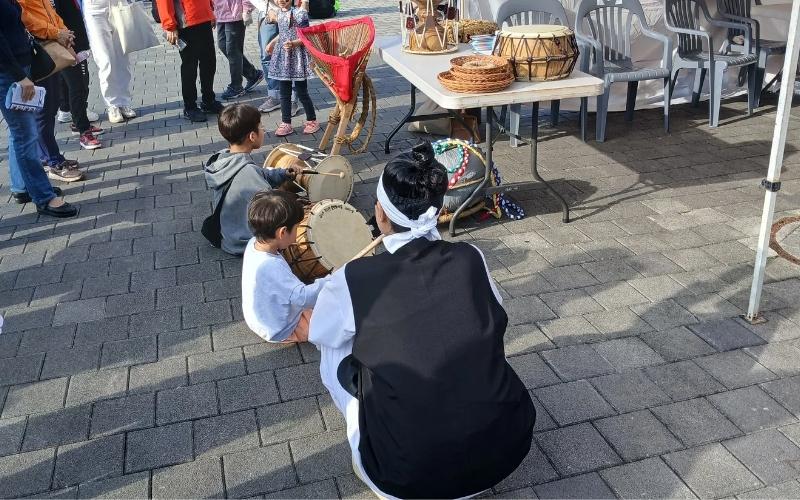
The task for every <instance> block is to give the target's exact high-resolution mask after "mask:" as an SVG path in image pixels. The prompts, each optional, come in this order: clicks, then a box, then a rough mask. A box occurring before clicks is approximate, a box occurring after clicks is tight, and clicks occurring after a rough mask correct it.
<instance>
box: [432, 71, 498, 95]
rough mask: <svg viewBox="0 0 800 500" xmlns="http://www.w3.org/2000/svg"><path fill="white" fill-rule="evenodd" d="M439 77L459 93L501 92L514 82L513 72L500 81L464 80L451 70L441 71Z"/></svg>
mask: <svg viewBox="0 0 800 500" xmlns="http://www.w3.org/2000/svg"><path fill="white" fill-rule="evenodd" d="M437 79H438V80H439V83H441V84H442V86H443V87H444V88H446V89H447V90H450V91H452V92H458V93H459V94H491V93H492V92H499V91H501V90H503V89H505V88H506V87H508V86H509V85H511V84H512V83H514V75H513V73H512V74H509V76H508V77H507V78H506V79H505V80H500V81H498V82H487V81H485V80H478V81H476V80H474V79H473V80H463V79H460V78H459V77H458V76H456V75H454V74H453V73H452V72H450V71H444V72H442V73H439V74H438V75H437Z"/></svg>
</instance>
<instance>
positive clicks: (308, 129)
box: [303, 120, 319, 134]
mask: <svg viewBox="0 0 800 500" xmlns="http://www.w3.org/2000/svg"><path fill="white" fill-rule="evenodd" d="M317 130H319V123H317V120H310V121H307V122H306V126H305V127H303V133H304V134H313V133H314V132H316V131H317Z"/></svg>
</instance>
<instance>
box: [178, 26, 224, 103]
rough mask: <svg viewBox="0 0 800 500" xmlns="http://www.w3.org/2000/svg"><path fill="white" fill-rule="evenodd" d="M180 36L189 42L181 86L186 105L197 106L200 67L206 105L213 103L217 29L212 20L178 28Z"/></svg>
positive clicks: (182, 69) (182, 59)
mask: <svg viewBox="0 0 800 500" xmlns="http://www.w3.org/2000/svg"><path fill="white" fill-rule="evenodd" d="M178 37H179V38H180V39H181V40H183V41H184V42H186V48H184V49H183V50H182V51H181V52H180V55H181V88H182V92H183V107H184V108H185V109H196V108H197V68H198V66H199V67H200V93H201V94H202V97H203V104H212V103H213V102H214V101H215V100H216V97H215V96H214V73H216V72H217V54H216V50H215V49H214V30H213V28H211V23H210V22H208V23H203V24H198V25H195V26H189V27H188V28H183V29H180V30H178Z"/></svg>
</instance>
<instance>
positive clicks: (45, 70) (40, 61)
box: [31, 38, 56, 82]
mask: <svg viewBox="0 0 800 500" xmlns="http://www.w3.org/2000/svg"><path fill="white" fill-rule="evenodd" d="M55 72H56V63H55V62H53V59H52V58H51V57H50V54H48V53H47V52H46V51H45V50H44V47H42V46H41V45H40V44H39V42H37V41H36V40H34V39H33V38H31V80H33V81H34V82H38V81H39V80H44V79H45V78H47V77H48V76H50V75H52V74H53V73H55Z"/></svg>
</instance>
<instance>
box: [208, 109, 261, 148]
mask: <svg viewBox="0 0 800 500" xmlns="http://www.w3.org/2000/svg"><path fill="white" fill-rule="evenodd" d="M259 125H261V113H260V112H259V111H258V110H257V109H256V108H254V107H253V106H250V105H249V104H231V105H229V106H225V108H224V109H223V110H222V112H221V113H220V114H219V118H218V119H217V126H218V127H219V133H220V134H222V137H224V138H225V140H226V141H228V142H229V143H230V144H241V143H243V142H244V141H245V140H247V136H248V135H250V132H258V127H259Z"/></svg>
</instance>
